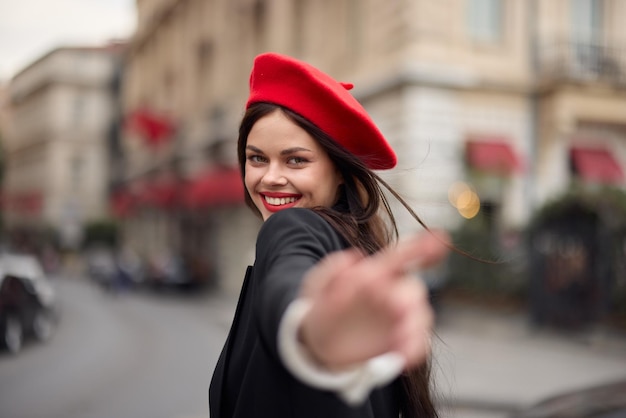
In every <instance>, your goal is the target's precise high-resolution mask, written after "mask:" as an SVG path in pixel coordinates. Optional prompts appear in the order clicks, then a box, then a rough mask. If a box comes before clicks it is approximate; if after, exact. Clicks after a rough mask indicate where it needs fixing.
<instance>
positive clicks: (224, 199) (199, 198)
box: [182, 168, 244, 209]
mask: <svg viewBox="0 0 626 418" xmlns="http://www.w3.org/2000/svg"><path fill="white" fill-rule="evenodd" d="M182 200H183V204H184V205H185V206H186V207H189V208H192V209H199V208H208V207H215V206H229V205H239V204H241V203H243V202H244V190H243V182H242V180H241V174H240V173H239V169H237V168H228V169H224V168H221V169H213V170H209V171H207V172H205V173H203V174H201V175H200V176H198V177H197V178H195V179H193V180H192V181H191V182H190V183H189V184H188V186H187V187H186V188H185V191H184V193H183V196H182Z"/></svg>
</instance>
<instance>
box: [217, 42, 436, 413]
mask: <svg viewBox="0 0 626 418" xmlns="http://www.w3.org/2000/svg"><path fill="white" fill-rule="evenodd" d="M351 88H352V86H351V85H349V84H347V83H339V82H337V81H335V80H334V79H333V78H331V77H330V76H328V75H327V74H325V73H323V72H321V71H319V70H318V69H316V68H314V67H312V66H310V65H309V64H307V63H304V62H301V61H298V60H295V59H293V58H290V57H287V56H284V55H279V54H275V53H266V54H261V55H259V56H258V57H256V59H255V61H254V66H253V69H252V73H251V76H250V96H249V98H248V102H247V104H246V113H245V115H244V117H243V120H242V122H241V125H240V130H239V142H238V157H239V163H240V167H241V172H242V177H243V181H244V184H245V190H246V192H245V193H246V202H247V204H248V205H249V206H250V207H251V208H252V210H253V211H254V212H255V213H256V214H257V215H259V216H260V217H261V218H262V219H263V221H264V223H263V226H262V227H261V230H260V231H259V234H258V237H257V242H256V260H255V263H254V265H253V266H252V267H249V268H248V270H247V273H246V277H245V279H244V283H243V287H242V291H241V295H240V298H239V302H238V305H237V310H236V313H235V318H234V321H233V324H232V327H231V330H230V333H229V336H228V339H227V341H226V344H225V346H224V349H223V350H222V353H221V355H220V358H219V360H218V363H217V366H216V368H215V371H214V374H213V378H212V381H211V388H210V391H209V400H210V412H211V417H214V418H220V417H229V418H230V417H246V418H248V417H342V418H346V417H394V418H397V417H399V416H400V414H401V416H402V417H436V416H437V413H436V410H435V407H434V405H433V401H432V399H431V393H430V382H429V380H430V379H429V363H430V362H429V357H430V338H431V328H432V324H433V313H432V310H431V307H430V305H429V301H428V292H427V289H426V287H425V285H424V284H423V283H422V281H420V280H416V279H415V270H416V269H420V268H426V267H430V266H431V265H432V264H435V263H437V262H438V261H440V260H441V259H442V258H443V257H444V255H445V254H446V250H447V248H446V245H444V244H443V243H442V242H443V241H445V239H446V237H445V236H443V235H442V236H436V234H434V233H433V234H422V235H421V236H416V237H412V238H410V239H408V240H403V241H401V242H400V243H399V244H397V245H396V244H393V243H394V242H395V241H396V237H397V235H398V234H397V230H396V228H395V221H394V217H393V214H392V213H391V210H390V207H389V204H388V202H387V200H386V198H385V196H384V194H383V192H382V189H381V185H382V186H384V187H385V188H387V189H389V190H391V189H390V188H389V186H388V185H387V184H386V183H385V182H384V181H383V180H382V179H380V178H379V177H378V176H377V175H376V174H375V173H374V172H373V171H372V170H382V169H391V168H393V167H394V166H395V165H396V155H395V153H394V151H393V150H392V149H391V147H390V146H389V144H388V143H387V141H386V140H385V138H384V137H383V135H382V134H381V133H380V131H379V130H378V128H377V127H376V126H375V124H374V123H373V121H372V119H371V118H370V117H369V116H368V114H367V113H366V112H365V110H364V109H363V107H362V106H361V105H360V104H359V103H358V102H357V101H356V100H355V99H354V98H353V96H352V95H351V94H350V93H349V92H348V90H349V89H351ZM392 193H393V192H392ZM394 195H395V196H396V197H397V198H398V199H400V201H401V202H402V203H404V202H403V201H402V199H401V198H400V197H399V196H398V195H397V194H396V193H394ZM405 206H406V207H407V208H408V206H407V205H406V204H405ZM411 213H413V212H412V211H411ZM414 216H415V217H416V219H417V221H418V222H419V223H420V224H422V222H421V220H419V218H417V216H416V215H414ZM422 225H423V224H422Z"/></svg>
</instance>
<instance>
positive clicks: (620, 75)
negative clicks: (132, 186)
mask: <svg viewBox="0 0 626 418" xmlns="http://www.w3.org/2000/svg"><path fill="white" fill-rule="evenodd" d="M137 10H138V19H139V20H138V22H139V25H138V28H137V32H136V34H135V35H134V37H133V39H132V42H131V45H130V48H129V51H128V54H127V60H126V71H125V77H124V84H123V86H124V88H123V103H122V107H123V111H124V113H126V114H129V113H130V112H132V111H133V110H134V109H137V108H141V107H142V106H148V107H149V108H150V109H152V110H153V111H154V112H155V113H157V114H159V115H166V116H167V118H170V119H171V120H173V121H174V122H175V124H176V127H177V129H176V134H175V135H172V137H171V138H169V139H168V140H167V141H165V142H164V143H163V144H162V145H160V146H158V147H153V146H150V145H147V144H146V142H145V141H143V140H142V139H141V138H138V137H137V135H136V134H134V133H132V132H127V133H126V138H125V139H124V141H123V144H124V145H125V147H126V148H125V156H126V157H125V158H126V169H125V172H124V173H125V174H124V176H125V179H124V181H126V182H130V181H132V180H135V179H140V178H141V177H142V176H156V177H159V176H163V175H169V174H171V172H172V171H175V172H176V173H175V174H176V176H178V177H179V178H182V179H190V178H193V177H194V176H195V175H196V174H197V173H198V172H200V171H201V170H203V169H204V168H206V167H207V166H212V165H220V164H226V165H234V164H235V155H234V150H235V140H236V131H237V122H238V120H239V118H240V117H241V115H242V112H243V105H244V103H245V99H246V95H247V81H248V75H249V70H250V67H251V64H252V60H253V58H254V56H255V55H256V54H258V53H260V52H264V51H277V52H282V53H287V54H290V55H293V56H295V57H298V58H301V59H303V60H306V61H309V62H311V63H312V64H314V65H316V66H318V67H319V68H321V69H323V70H324V71H326V72H328V73H329V74H331V75H333V76H334V77H335V78H337V79H339V80H342V81H350V82H352V83H354V84H355V88H354V90H353V93H354V95H355V96H356V97H357V98H358V99H359V100H360V101H361V102H362V103H363V104H364V106H365V107H366V108H367V109H368V111H369V112H370V114H371V115H372V117H373V118H374V120H375V121H376V122H377V124H378V125H379V127H380V128H381V130H382V131H383V133H384V134H385V135H386V136H387V137H388V139H389V140H390V142H391V143H392V145H393V146H394V148H395V149H396V151H397V152H398V155H399V166H398V169H396V170H394V171H393V172H390V173H384V176H385V178H386V179H387V180H388V181H389V182H390V183H391V184H393V185H394V186H396V187H397V189H398V190H399V191H400V192H401V193H402V194H403V195H404V196H406V198H407V200H408V201H409V202H410V203H411V204H412V205H413V206H414V208H415V209H416V211H417V212H418V214H420V215H421V216H422V217H423V218H424V220H425V221H426V222H427V223H428V224H430V225H433V226H439V227H446V228H450V229H453V228H455V227H456V226H457V225H459V224H460V223H461V222H463V221H464V218H463V217H462V216H461V215H460V214H459V212H458V211H457V209H455V208H454V207H453V206H452V205H451V204H450V202H449V190H450V188H451V187H452V186H453V185H455V184H456V183H457V182H459V181H464V182H468V183H472V184H473V185H474V187H476V189H477V191H478V194H479V196H480V197H481V199H482V200H483V201H484V202H487V203H488V204H489V206H490V207H492V208H493V210H494V212H493V213H494V219H495V221H494V222H495V224H496V226H497V228H498V229H499V230H500V231H501V232H507V231H517V230H519V229H521V228H523V227H524V225H525V224H526V222H527V221H528V219H529V218H530V216H531V215H532V213H533V211H534V210H535V209H536V208H537V207H539V206H540V205H541V204H542V203H543V202H545V201H546V200H547V199H549V198H550V197H552V196H554V195H556V194H559V193H561V192H562V191H564V190H565V189H566V188H567V187H568V186H569V184H570V183H571V182H572V181H573V180H574V179H576V178H577V177H578V176H580V175H581V174H584V173H578V172H577V171H576V170H575V167H574V169H572V161H571V155H570V151H571V148H572V147H573V146H584V147H590V148H597V147H602V148H603V149H606V150H607V151H608V152H609V154H610V155H611V156H612V157H613V158H614V160H616V161H617V163H618V164H619V165H620V166H621V167H622V173H623V171H624V170H626V130H625V128H624V127H625V126H626V95H625V92H626V90H625V89H624V87H625V84H626V53H624V48H623V46H624V44H625V42H626V34H625V32H624V29H623V28H624V25H623V24H622V23H621V22H622V21H623V19H624V17H626V4H625V3H624V2H621V1H619V0H605V1H600V2H591V1H587V0H550V1H538V0H531V1H513V0H503V1H499V0H493V1H489V0H439V1H431V0H394V1H389V0H159V1H156V0H138V1H137ZM470 140H477V141H478V142H479V143H486V144H487V145H489V144H494V143H497V144H498V145H502V146H503V147H504V148H506V149H507V150H508V152H509V154H512V155H513V156H514V157H515V159H516V160H517V162H518V163H519V167H517V168H516V167H504V168H505V169H507V170H506V174H505V175H502V174H501V173H493V172H491V171H490V170H489V167H481V166H478V167H477V166H475V164H477V163H476V162H475V161H468V159H467V156H466V147H467V144H468V141H470ZM220 144H221V145H220ZM216 150H219V151H220V152H216ZM173 161H175V162H176V163H175V164H172V162H173ZM509 163H510V162H509ZM173 167H175V168H173ZM477 172H478V174H476V173H477ZM168 173H169V174H168ZM617 185H618V187H622V188H623V187H624V179H623V178H622V180H621V182H618V183H617ZM150 213H151V215H149V216H148V215H146V214H145V213H143V214H141V213H138V214H135V218H129V219H127V222H126V223H127V225H128V231H129V233H128V234H127V236H128V237H129V238H128V239H132V240H134V241H136V245H137V246H144V247H145V246H146V245H148V244H146V242H149V245H150V246H155V247H174V248H176V247H180V246H181V245H183V244H182V243H183V242H184V241H185V239H186V235H185V234H186V232H185V229H184V228H183V229H181V228H180V227H179V226H180V222H181V220H180V217H172V216H168V214H167V213H161V214H159V212H158V211H156V212H155V211H153V212H150ZM398 216H399V219H400V227H401V232H402V233H408V232H410V231H413V230H417V229H418V226H417V225H416V224H415V222H414V221H412V220H411V219H410V218H409V217H408V215H407V214H406V213H405V212H403V211H401V210H400V211H398ZM159 217H161V218H159ZM184 217H186V218H189V217H192V218H193V219H196V221H195V222H203V225H204V226H203V228H205V231H206V234H207V235H208V236H209V237H207V238H206V239H204V240H201V241H202V242H201V243H199V244H198V246H199V247H201V248H203V250H202V251H205V252H206V257H210V258H211V259H212V260H214V262H215V265H217V266H218V268H217V270H218V275H219V276H220V277H219V280H220V283H222V285H223V286H225V287H227V288H229V289H233V291H234V289H237V288H238V283H239V282H240V280H241V277H243V268H244V266H245V263H246V262H250V261H251V260H252V257H253V245H254V237H255V234H256V230H257V228H258V225H259V224H258V221H255V220H254V219H252V217H251V215H250V214H249V212H248V211H247V209H245V208H243V207H241V206H234V207H229V208H227V209H224V208H221V209H220V208H207V209H205V210H204V211H202V212H201V213H195V214H192V215H189V214H187V215H184ZM148 218H149V219H151V220H147V219H148ZM156 218H159V219H160V220H158V221H155V219H156ZM198 219H204V220H203V221H198ZM155 223H156V224H159V225H162V226H161V227H159V228H160V229H159V230H160V231H164V232H162V233H159V234H157V235H158V236H159V238H158V239H152V240H146V239H145V237H146V236H149V234H151V233H152V232H154V228H155V227H154V226H153V225H155ZM191 225H195V224H194V222H191ZM130 231H132V232H130ZM168 231H170V232H168ZM172 231H176V232H172Z"/></svg>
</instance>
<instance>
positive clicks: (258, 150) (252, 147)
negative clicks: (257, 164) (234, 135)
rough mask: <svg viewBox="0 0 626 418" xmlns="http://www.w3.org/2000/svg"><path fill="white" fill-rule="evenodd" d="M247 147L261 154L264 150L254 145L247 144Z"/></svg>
mask: <svg viewBox="0 0 626 418" xmlns="http://www.w3.org/2000/svg"><path fill="white" fill-rule="evenodd" d="M246 149H249V150H250V151H254V152H258V153H259V154H263V151H261V150H260V149H259V148H257V147H255V146H254V145H246Z"/></svg>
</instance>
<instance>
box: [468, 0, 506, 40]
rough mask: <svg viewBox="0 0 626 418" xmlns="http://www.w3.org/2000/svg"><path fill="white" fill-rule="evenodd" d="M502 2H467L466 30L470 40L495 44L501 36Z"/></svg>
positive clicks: (471, 0)
mask: <svg viewBox="0 0 626 418" xmlns="http://www.w3.org/2000/svg"><path fill="white" fill-rule="evenodd" d="M503 2H504V0H467V10H466V18H467V29H468V33H469V36H470V38H471V40H473V41H477V42H482V43H496V42H498V41H499V40H500V38H501V36H502V4H503Z"/></svg>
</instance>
